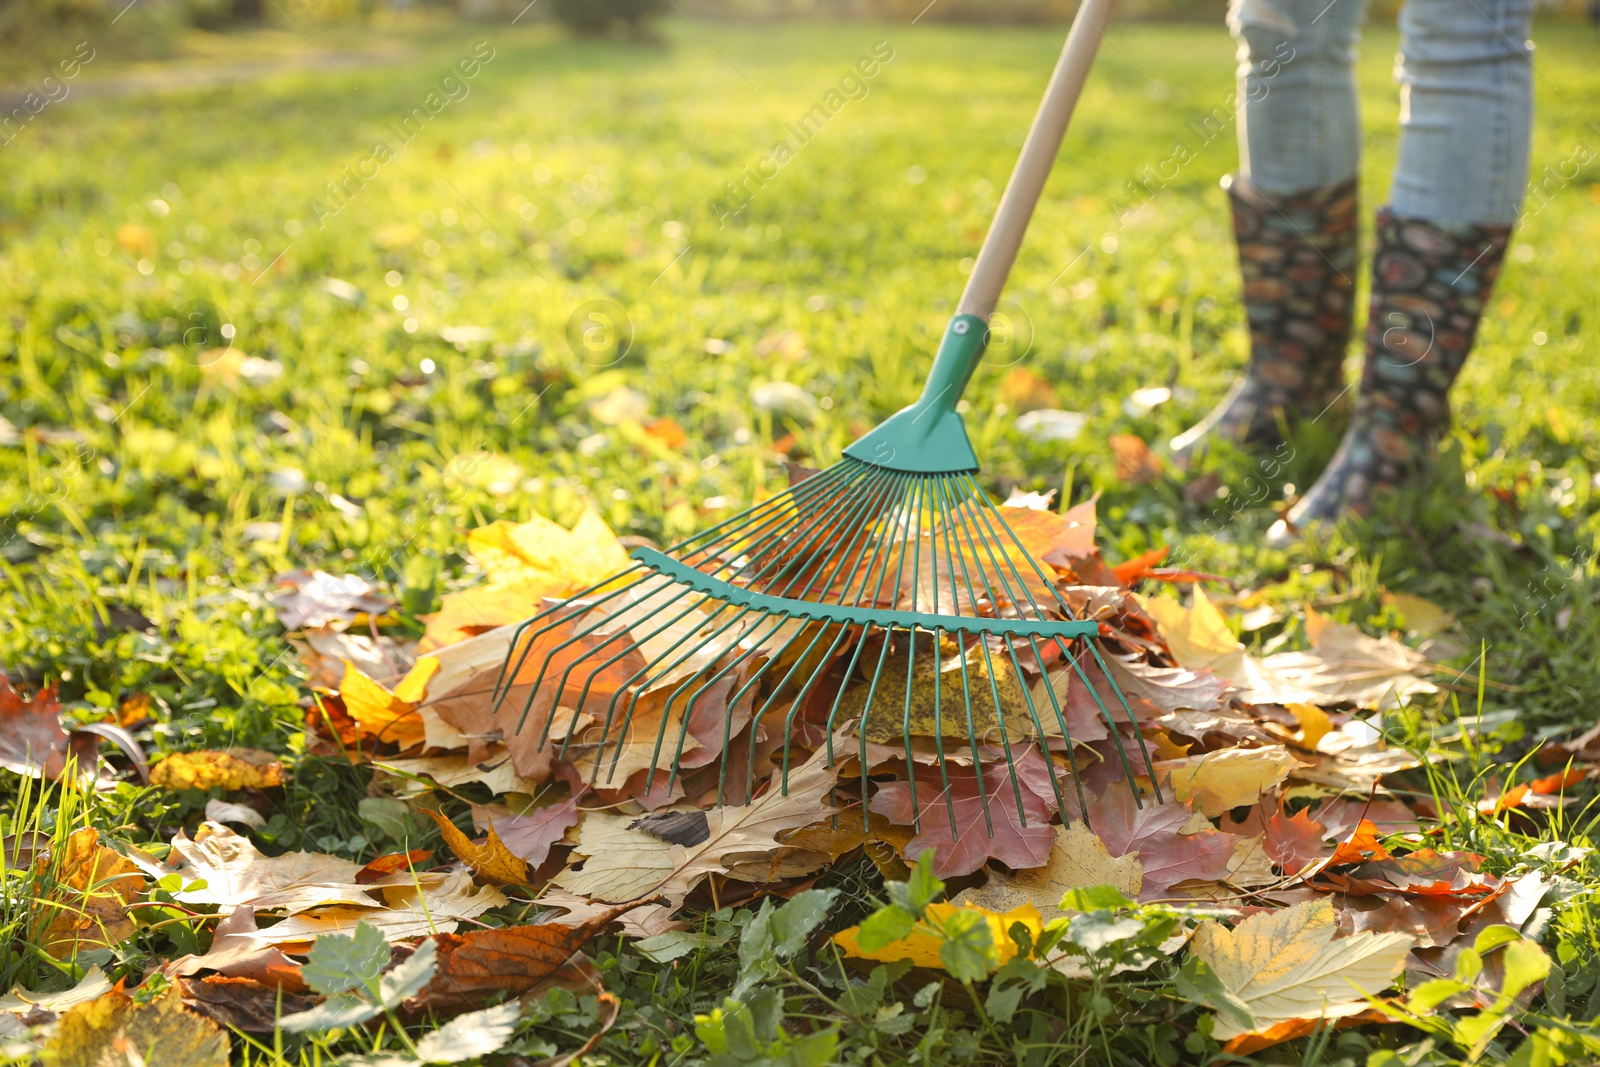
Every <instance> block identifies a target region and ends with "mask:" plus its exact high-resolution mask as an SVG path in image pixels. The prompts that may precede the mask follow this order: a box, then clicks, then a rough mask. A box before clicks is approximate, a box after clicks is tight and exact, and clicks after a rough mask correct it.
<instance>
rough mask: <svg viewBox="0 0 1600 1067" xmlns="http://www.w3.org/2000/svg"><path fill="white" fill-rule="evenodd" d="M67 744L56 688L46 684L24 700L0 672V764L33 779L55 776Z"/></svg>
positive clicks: (62, 763) (64, 760) (62, 766)
mask: <svg viewBox="0 0 1600 1067" xmlns="http://www.w3.org/2000/svg"><path fill="white" fill-rule="evenodd" d="M69 747H70V741H69V739H68V737H67V732H66V731H65V730H63V729H62V728H61V702H60V701H58V700H57V699H56V687H55V686H53V685H47V686H45V687H44V688H43V689H41V690H39V691H38V692H37V693H35V694H34V695H33V699H32V700H27V701H24V700H23V699H22V697H21V696H20V695H18V693H17V691H16V690H15V689H12V688H11V682H10V681H9V680H8V679H7V678H6V676H5V673H4V672H3V671H0V767H4V768H5V769H6V770H8V771H13V772H15V773H16V774H27V775H32V776H33V777H35V778H37V777H39V776H40V775H43V776H45V777H46V778H59V777H61V772H62V771H64V770H65V769H66V766H67V755H68V750H69ZM81 762H83V761H82V760H80V763H81Z"/></svg>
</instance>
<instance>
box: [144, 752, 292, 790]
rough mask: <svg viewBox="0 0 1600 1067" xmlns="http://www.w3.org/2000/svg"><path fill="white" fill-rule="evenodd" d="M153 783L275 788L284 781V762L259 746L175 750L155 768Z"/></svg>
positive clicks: (179, 786) (183, 786)
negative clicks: (224, 750)
mask: <svg viewBox="0 0 1600 1067" xmlns="http://www.w3.org/2000/svg"><path fill="white" fill-rule="evenodd" d="M150 784H151V785H156V786H160V787H161V788H163V789H212V788H221V789H271V788H272V787H273V786H278V785H282V784H283V764H281V763H279V762H278V757H276V756H274V755H273V754H272V753H270V752H263V751H261V750H260V749H255V748H236V749H231V750H229V751H226V752H223V751H218V750H215V749H202V750H201V751H199V752H174V753H173V754H172V755H170V756H168V757H167V758H166V759H164V760H162V761H161V762H160V763H158V764H156V765H155V766H154V767H153V768H151V771H150Z"/></svg>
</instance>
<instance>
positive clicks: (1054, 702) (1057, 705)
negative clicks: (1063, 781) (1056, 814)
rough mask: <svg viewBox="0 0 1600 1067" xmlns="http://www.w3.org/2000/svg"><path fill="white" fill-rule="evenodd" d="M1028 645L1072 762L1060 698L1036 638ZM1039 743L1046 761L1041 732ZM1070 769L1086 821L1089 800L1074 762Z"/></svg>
mask: <svg viewBox="0 0 1600 1067" xmlns="http://www.w3.org/2000/svg"><path fill="white" fill-rule="evenodd" d="M1028 644H1030V645H1031V646H1033V657H1034V659H1036V660H1037V661H1038V663H1039V669H1040V671H1041V672H1042V674H1043V684H1044V691H1045V692H1046V693H1049V694H1050V706H1051V707H1053V708H1054V709H1055V712H1056V721H1057V722H1058V723H1060V724H1061V736H1062V738H1063V739H1064V740H1065V741H1066V743H1067V759H1068V760H1072V731H1071V730H1069V729H1068V728H1067V716H1066V714H1065V713H1064V712H1063V711H1062V710H1061V698H1060V697H1058V696H1056V687H1055V684H1054V683H1053V682H1051V680H1050V668H1049V667H1046V666H1045V663H1044V652H1043V651H1042V650H1040V648H1039V641H1038V639H1037V638H1035V637H1029V638H1028ZM1039 742H1040V744H1041V746H1043V748H1044V755H1045V759H1047V760H1048V759H1049V758H1050V746H1049V744H1048V743H1046V742H1045V740H1044V736H1043V731H1042V730H1041V731H1040V738H1039ZM1070 769H1071V771H1072V784H1073V785H1074V786H1076V787H1077V790H1078V804H1079V810H1080V811H1082V812H1083V813H1084V817H1085V819H1087V818H1088V812H1089V800H1088V798H1087V797H1085V796H1084V794H1083V779H1082V778H1081V777H1080V776H1079V775H1078V765H1077V762H1076V761H1072V762H1071V763H1070ZM1061 824H1062V825H1063V826H1065V825H1067V809H1066V808H1062V809H1061Z"/></svg>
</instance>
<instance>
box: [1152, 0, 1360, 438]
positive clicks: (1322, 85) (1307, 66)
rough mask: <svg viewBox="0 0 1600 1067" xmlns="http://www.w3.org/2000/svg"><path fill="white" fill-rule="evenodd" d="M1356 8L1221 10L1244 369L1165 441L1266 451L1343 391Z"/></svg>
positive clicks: (1237, 3)
mask: <svg viewBox="0 0 1600 1067" xmlns="http://www.w3.org/2000/svg"><path fill="white" fill-rule="evenodd" d="M1365 6H1366V0H1331V2H1330V0H1233V2H1232V4H1231V6H1230V8H1229V12H1228V28H1229V30H1230V31H1231V32H1232V33H1233V36H1234V39H1235V41H1237V42H1238V46H1239V47H1238V57H1239V67H1238V88H1237V104H1236V106H1237V115H1238V136H1239V173H1237V174H1234V175H1230V176H1229V177H1228V178H1226V179H1224V182H1223V184H1224V186H1225V187H1226V188H1227V190H1228V200H1229V204H1230V207H1231V209H1232V213H1233V228H1234V236H1235V238H1236V240H1237V243H1238V246H1239V268H1240V273H1241V275H1242V276H1243V281H1244V300H1245V313H1246V315H1247V316H1248V318H1249V324H1250V362H1249V364H1248V365H1247V367H1246V369H1245V375H1244V377H1243V378H1241V379H1240V380H1239V381H1237V382H1236V383H1235V384H1234V386H1233V389H1232V390H1231V391H1230V392H1229V393H1228V395H1227V396H1226V397H1224V398H1223V400H1222V402H1221V403H1220V404H1218V405H1217V406H1216V407H1215V408H1214V409H1213V410H1212V411H1211V413H1210V414H1209V415H1207V416H1206V417H1205V418H1204V419H1203V420H1201V422H1200V423H1199V424H1198V425H1196V426H1194V427H1193V428H1192V429H1190V430H1188V431H1187V432H1185V433H1183V434H1180V435H1179V436H1178V437H1176V438H1174V439H1173V441H1172V450H1173V455H1174V457H1175V458H1176V459H1177V460H1178V461H1179V462H1180V463H1186V462H1188V460H1189V459H1190V458H1191V457H1192V456H1193V455H1194V454H1196V453H1197V452H1199V451H1200V450H1201V449H1202V448H1204V447H1205V444H1206V442H1207V441H1209V440H1212V439H1214V438H1219V437H1220V438H1224V439H1227V440H1231V441H1235V442H1239V443H1245V444H1252V445H1259V444H1269V443H1273V442H1275V441H1277V440H1278V439H1279V437H1280V434H1281V431H1282V428H1283V426H1284V425H1285V424H1286V423H1287V422H1288V421H1291V420H1293V419H1296V418H1315V417H1316V416H1317V415H1319V414H1320V413H1322V412H1323V411H1325V410H1327V408H1328V406H1329V404H1331V403H1332V402H1333V401H1334V400H1335V399H1336V398H1337V397H1338V396H1339V394H1340V393H1341V392H1342V391H1343V389H1344V382H1343V374H1342V370H1341V368H1342V365H1343V362H1344V353H1345V349H1346V347H1347V346H1348V345H1349V342H1350V321H1351V314H1352V304H1353V299H1352V294H1353V292H1354V289H1355V273H1356V272H1355V261H1356V231H1357V226H1356V207H1357V196H1356V169H1357V167H1358V165H1359V163H1360V149H1361V132H1360V117H1359V115H1358V112H1357V103H1356V85H1355V76H1354V73H1353V64H1354V62H1355V45H1356V41H1357V39H1358V36H1359V32H1360V31H1359V27H1360V24H1361V18H1362V14H1363V11H1364V9H1365Z"/></svg>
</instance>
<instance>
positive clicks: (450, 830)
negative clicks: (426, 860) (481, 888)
mask: <svg viewBox="0 0 1600 1067" xmlns="http://www.w3.org/2000/svg"><path fill="white" fill-rule="evenodd" d="M422 810H423V811H425V812H427V813H428V815H429V816H430V817H431V818H432V819H433V821H434V822H436V823H438V824H439V832H440V833H441V834H443V835H444V843H445V844H447V845H449V846H450V851H451V852H454V853H455V854H456V856H457V857H459V858H460V860H461V861H462V862H463V863H465V864H466V865H467V866H468V867H471V868H472V869H473V870H475V871H477V872H478V873H479V874H480V875H482V876H483V877H484V878H486V879H488V880H489V881H491V882H494V883H495V884H496V885H528V884H529V883H528V861H527V860H525V859H523V858H522V857H521V856H518V855H517V854H515V853H514V852H512V851H511V850H510V849H509V848H507V847H506V843H505V842H504V841H502V840H500V835H499V834H497V833H495V832H494V823H490V824H489V838H488V840H487V841H485V842H484V843H483V844H481V845H479V844H474V843H473V841H472V840H471V839H470V838H469V837H467V835H466V834H464V833H462V832H461V831H460V830H458V829H457V828H456V824H455V823H453V822H451V821H450V820H449V819H447V818H445V817H444V816H443V815H442V814H440V813H439V812H437V811H433V810H431V809H429V808H423V809H422ZM568 955H571V953H568Z"/></svg>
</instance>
